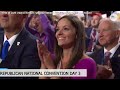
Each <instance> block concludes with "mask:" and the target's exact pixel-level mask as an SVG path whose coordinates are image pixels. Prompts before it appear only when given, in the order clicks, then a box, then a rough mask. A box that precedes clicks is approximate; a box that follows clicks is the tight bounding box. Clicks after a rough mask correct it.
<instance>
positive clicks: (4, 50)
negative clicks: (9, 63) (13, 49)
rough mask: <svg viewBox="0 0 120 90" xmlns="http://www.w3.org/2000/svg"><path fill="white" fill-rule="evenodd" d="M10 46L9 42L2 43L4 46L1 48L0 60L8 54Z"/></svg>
mask: <svg viewBox="0 0 120 90" xmlns="http://www.w3.org/2000/svg"><path fill="white" fill-rule="evenodd" d="M9 46H10V44H9V42H8V41H7V40H6V41H5V42H4V45H3V48H2V53H1V59H2V60H5V57H6V56H7V54H8V48H9Z"/></svg>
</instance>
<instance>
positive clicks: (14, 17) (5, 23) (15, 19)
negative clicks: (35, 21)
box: [0, 14, 25, 31]
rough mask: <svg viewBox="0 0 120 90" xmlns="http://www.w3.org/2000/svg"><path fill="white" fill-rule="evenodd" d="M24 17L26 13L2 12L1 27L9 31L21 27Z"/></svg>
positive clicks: (0, 16) (0, 17)
mask: <svg viewBox="0 0 120 90" xmlns="http://www.w3.org/2000/svg"><path fill="white" fill-rule="evenodd" d="M24 19H25V18H24V15H20V14H0V23H1V27H3V28H4V29H5V30H7V31H11V30H12V31H13V30H15V29H18V28H21V26H22V25H23V20H24Z"/></svg>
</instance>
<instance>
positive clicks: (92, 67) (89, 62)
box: [71, 58, 97, 79]
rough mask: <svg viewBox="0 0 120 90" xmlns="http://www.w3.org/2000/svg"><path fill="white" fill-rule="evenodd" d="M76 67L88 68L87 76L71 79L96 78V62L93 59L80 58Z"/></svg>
mask: <svg viewBox="0 0 120 90" xmlns="http://www.w3.org/2000/svg"><path fill="white" fill-rule="evenodd" d="M74 69H87V77H72V78H71V79H96V70H97V69H96V63H95V61H94V60H93V59H90V58H86V59H82V60H80V61H79V62H78V63H77V64H76V65H75V67H74Z"/></svg>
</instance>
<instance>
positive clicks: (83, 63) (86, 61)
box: [75, 57, 96, 68]
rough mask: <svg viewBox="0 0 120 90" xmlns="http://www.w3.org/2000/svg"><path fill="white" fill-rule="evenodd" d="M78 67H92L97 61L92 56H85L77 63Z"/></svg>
mask: <svg viewBox="0 0 120 90" xmlns="http://www.w3.org/2000/svg"><path fill="white" fill-rule="evenodd" d="M75 67H76V68H90V67H96V62H95V61H94V60H93V59H92V58H90V57H84V58H82V59H80V60H79V61H78V63H77V64H76V65H75Z"/></svg>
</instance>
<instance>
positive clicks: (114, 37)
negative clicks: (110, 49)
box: [98, 21, 119, 47]
mask: <svg viewBox="0 0 120 90" xmlns="http://www.w3.org/2000/svg"><path fill="white" fill-rule="evenodd" d="M98 33H99V43H100V44H101V45H103V46H105V47H107V46H110V45H113V44H114V43H115V42H117V41H118V37H119V36H118V30H114V26H113V24H112V23H111V22H109V21H103V22H101V23H100V25H99V27H98Z"/></svg>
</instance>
